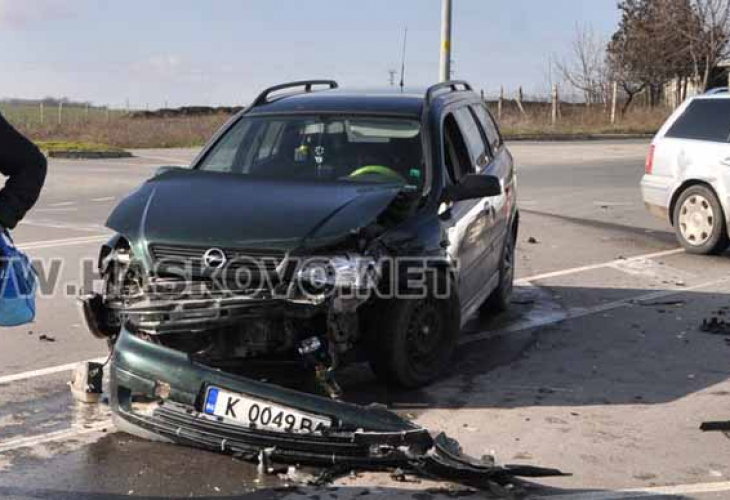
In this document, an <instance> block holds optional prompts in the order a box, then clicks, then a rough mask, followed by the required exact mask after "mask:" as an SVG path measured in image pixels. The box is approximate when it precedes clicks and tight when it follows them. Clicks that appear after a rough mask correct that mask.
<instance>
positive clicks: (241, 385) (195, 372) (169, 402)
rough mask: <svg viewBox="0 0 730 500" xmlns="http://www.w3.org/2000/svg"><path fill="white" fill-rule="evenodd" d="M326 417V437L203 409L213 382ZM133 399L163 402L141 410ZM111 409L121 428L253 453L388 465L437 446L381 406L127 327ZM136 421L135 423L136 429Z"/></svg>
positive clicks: (119, 347) (116, 368) (115, 371)
mask: <svg viewBox="0 0 730 500" xmlns="http://www.w3.org/2000/svg"><path fill="white" fill-rule="evenodd" d="M211 385H213V386H216V387H221V388H225V389H227V390H229V391H233V392H236V393H240V394H243V395H247V396H250V397H253V398H256V399H261V400H265V401H270V402H272V403H275V404H279V405H284V406H287V407H291V408H296V409H298V410H301V411H304V412H307V413H311V414H316V415H323V416H327V417H329V418H331V419H332V422H333V428H332V429H330V430H329V431H328V432H327V433H326V434H323V435H302V434H294V433H284V432H273V431H265V430H262V429H250V428H247V427H243V426H238V425H231V424H227V423H223V422H220V421H216V420H215V419H214V418H211V417H209V416H207V415H205V414H203V413H202V405H203V398H204V394H205V391H206V389H207V387H208V386H211ZM133 396H134V397H143V398H146V399H150V400H156V401H159V402H161V403H162V404H161V405H159V406H157V407H156V408H155V409H154V410H152V411H145V412H136V411H135V410H134V405H133ZM111 400H112V411H113V412H114V415H115V417H116V418H118V419H121V420H122V421H123V423H122V424H123V425H122V428H123V429H133V430H132V432H133V433H134V429H135V428H136V429H139V430H141V431H143V433H153V434H156V435H158V436H159V437H161V438H164V439H166V440H170V441H174V442H179V443H181V444H187V445H193V446H198V447H203V448H206V449H210V450H215V451H222V452H229V453H234V454H241V455H243V456H248V457H251V458H253V457H255V456H256V455H257V454H258V453H259V452H260V451H261V450H262V449H267V448H274V449H275V450H274V451H272V457H271V458H272V459H274V460H280V461H295V462H306V463H312V464H329V465H332V464H338V463H342V464H351V465H364V464H365V463H369V464H371V465H375V464H380V465H383V466H388V465H394V464H398V463H402V462H403V461H404V460H407V457H406V450H407V451H408V452H409V453H410V452H413V453H418V452H423V451H424V450H427V449H429V448H430V447H431V446H432V445H433V440H432V438H431V436H430V434H429V433H428V431H426V430H425V429H422V428H420V427H418V426H415V425H414V424H412V423H410V422H407V421H405V420H403V419H401V418H400V417H398V416H397V415H395V414H394V413H391V412H389V411H387V410H385V409H382V408H379V407H362V406H357V405H353V404H348V403H342V402H337V401H333V400H331V399H326V398H323V397H320V396H316V395H312V394H307V393H303V392H298V391H293V390H290V389H286V388H283V387H278V386H274V385H272V384H265V383H261V382H257V381H255V380H251V379H247V378H243V377H238V376H235V375H231V374H228V373H225V372H222V371H220V370H216V369H213V368H210V367H207V366H204V365H201V364H199V363H196V362H193V361H191V360H190V359H189V357H188V356H187V355H186V354H184V353H181V352H178V351H174V350H171V349H168V348H165V347H162V346H159V345H155V344H152V343H149V342H146V341H144V340H141V339H139V338H137V337H135V336H134V335H132V334H130V333H129V332H127V331H123V332H122V334H121V336H120V337H119V340H118V341H117V344H116V347H115V353H114V358H113V365H112V372H111ZM130 426H131V427H130Z"/></svg>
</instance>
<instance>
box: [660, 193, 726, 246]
mask: <svg viewBox="0 0 730 500" xmlns="http://www.w3.org/2000/svg"><path fill="white" fill-rule="evenodd" d="M672 220H673V222H674V231H675V233H676V235H677V240H678V241H679V243H680V245H682V247H683V248H684V249H685V250H686V251H687V252H688V253H692V254H698V255H712V254H718V253H721V252H723V251H724V250H725V249H727V247H728V244H730V240H728V234H727V227H726V224H725V213H724V211H723V208H722V205H720V202H719V201H718V199H717V196H716V195H715V193H714V192H713V191H712V189H710V188H708V187H707V186H703V185H696V186H690V187H689V188H687V189H685V190H684V191H683V192H682V194H681V195H680V196H679V199H678V200H677V203H676V205H675V207H674V213H673V214H672Z"/></svg>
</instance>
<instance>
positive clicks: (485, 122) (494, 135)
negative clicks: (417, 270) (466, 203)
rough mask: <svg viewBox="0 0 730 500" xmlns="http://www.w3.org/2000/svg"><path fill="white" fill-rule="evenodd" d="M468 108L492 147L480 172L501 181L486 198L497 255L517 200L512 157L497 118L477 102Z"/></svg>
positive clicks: (493, 252)
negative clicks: (496, 190)
mask: <svg viewBox="0 0 730 500" xmlns="http://www.w3.org/2000/svg"><path fill="white" fill-rule="evenodd" d="M471 110H472V112H473V113H474V116H475V117H476V118H477V121H478V122H479V125H480V128H481V131H482V134H483V136H482V137H483V139H484V140H485V141H486V143H487V148H488V149H489V150H490V151H491V161H490V162H489V164H488V165H487V166H486V167H484V168H483V169H482V170H481V173H482V174H484V175H493V176H495V177H497V178H498V179H499V180H500V182H501V184H502V194H500V195H499V196H493V197H491V198H489V203H490V205H491V207H492V213H493V215H494V221H493V222H494V224H493V226H492V234H491V235H490V236H491V243H492V249H491V252H492V254H493V255H494V256H496V257H497V258H498V259H499V258H500V256H501V252H502V249H503V247H504V241H505V236H506V235H507V231H508V230H509V229H510V224H511V222H512V221H511V217H512V213H513V210H512V209H513V207H514V205H515V204H516V203H517V199H516V185H515V171H514V160H513V159H512V155H511V154H510V152H509V150H508V149H507V147H506V146H505V144H504V141H503V140H502V135H501V134H500V133H499V128H498V127H497V122H496V121H495V120H494V117H493V116H492V114H491V113H490V112H489V110H488V109H487V107H486V106H485V105H484V104H481V103H479V104H474V105H472V106H471ZM498 263H499V261H498Z"/></svg>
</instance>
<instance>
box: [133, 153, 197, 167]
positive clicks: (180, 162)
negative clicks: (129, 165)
mask: <svg viewBox="0 0 730 500" xmlns="http://www.w3.org/2000/svg"><path fill="white" fill-rule="evenodd" d="M137 158H139V159H141V160H151V161H164V162H169V163H170V165H169V166H170V167H188V166H190V161H188V160H184V159H180V158H172V157H171V156H146V155H145V156H141V155H137Z"/></svg>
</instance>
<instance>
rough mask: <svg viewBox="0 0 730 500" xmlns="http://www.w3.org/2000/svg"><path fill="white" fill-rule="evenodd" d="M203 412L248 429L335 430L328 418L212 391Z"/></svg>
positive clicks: (206, 396)
mask: <svg viewBox="0 0 730 500" xmlns="http://www.w3.org/2000/svg"><path fill="white" fill-rule="evenodd" d="M203 412H204V413H205V414H207V415H213V416H215V417H223V418H224V419H226V420H233V421H235V422H237V423H240V424H242V425H244V426H246V427H250V428H254V427H255V428H257V429H268V430H274V431H280V432H294V433H298V434H321V433H322V431H323V430H325V429H329V428H330V427H332V420H331V419H329V418H327V417H322V416H317V415H311V414H309V413H304V412H301V411H299V410H295V409H293V408H288V407H286V406H280V405H277V404H274V403H270V402H268V401H263V400H260V399H255V398H252V397H250V396H244V395H243V394H236V393H235V392H229V391H226V390H224V389H219V388H217V387H209V388H208V392H207V393H206V395H205V405H204V407H203Z"/></svg>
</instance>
